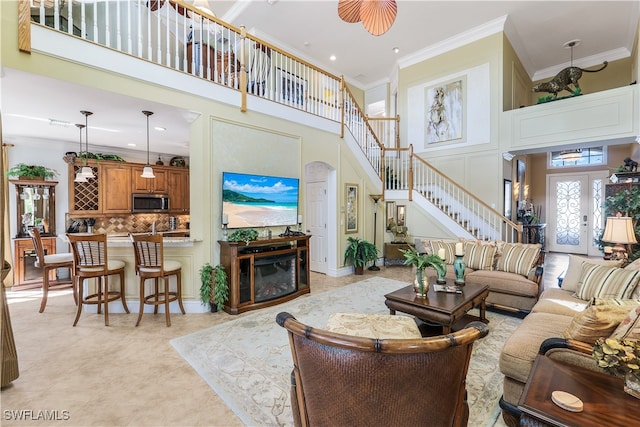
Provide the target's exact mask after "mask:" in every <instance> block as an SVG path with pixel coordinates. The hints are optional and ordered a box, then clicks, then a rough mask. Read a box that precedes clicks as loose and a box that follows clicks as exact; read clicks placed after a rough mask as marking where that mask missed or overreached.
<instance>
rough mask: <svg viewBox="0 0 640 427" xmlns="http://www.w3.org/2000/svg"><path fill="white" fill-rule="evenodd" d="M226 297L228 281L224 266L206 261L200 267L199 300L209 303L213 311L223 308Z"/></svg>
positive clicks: (227, 294)
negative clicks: (213, 264)
mask: <svg viewBox="0 0 640 427" xmlns="http://www.w3.org/2000/svg"><path fill="white" fill-rule="evenodd" d="M228 298H229V283H228V282H227V273H226V272H225V271H224V267H223V266H222V265H220V264H218V265H216V266H215V267H214V266H212V265H211V264H209V263H206V264H205V265H204V266H202V268H201V269H200V301H202V304H205V305H206V304H210V306H211V311H212V312H215V311H218V310H222V309H223V308H224V303H225V302H226V301H227V299H228Z"/></svg>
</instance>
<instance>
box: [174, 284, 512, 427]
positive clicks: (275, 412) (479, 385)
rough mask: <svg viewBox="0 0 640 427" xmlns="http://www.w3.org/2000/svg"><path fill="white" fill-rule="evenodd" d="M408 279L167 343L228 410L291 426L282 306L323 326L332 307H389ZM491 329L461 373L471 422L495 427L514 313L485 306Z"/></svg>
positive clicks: (249, 421) (311, 298)
mask: <svg viewBox="0 0 640 427" xmlns="http://www.w3.org/2000/svg"><path fill="white" fill-rule="evenodd" d="M403 286H406V283H404V282H399V281H396V280H391V279H386V278H378V277H375V278H371V279H367V280H363V281H361V282H357V283H354V284H352V285H347V286H344V287H341V288H338V289H335V290H330V291H326V292H322V293H318V294H313V295H305V296H302V297H299V298H297V299H295V300H293V301H289V302H287V303H284V304H280V305H277V306H274V307H269V308H266V309H262V310H259V311H256V312H254V313H250V314H247V315H244V316H242V317H240V318H238V319H234V320H231V321H229V322H226V323H223V324H220V325H216V326H214V327H211V328H208V329H204V330H202V331H198V332H194V333H192V334H189V335H185V336H183V337H180V338H176V339H174V340H172V341H171V344H172V345H173V346H174V348H175V349H176V350H177V351H178V353H180V355H181V356H182V357H184V358H185V359H186V360H187V361H188V362H189V363H190V364H191V366H192V367H193V368H194V369H195V370H196V372H198V374H199V375H200V376H201V377H202V378H204V380H205V381H206V382H207V383H208V384H209V386H210V387H211V388H212V389H213V390H214V391H215V392H216V393H217V394H218V395H219V396H220V397H221V398H222V399H223V400H224V402H225V403H226V404H227V405H228V406H229V407H230V408H231V410H233V412H234V413H235V414H236V415H237V416H238V417H239V418H240V419H241V420H242V421H243V422H244V423H245V424H246V425H250V426H292V425H293V417H292V413H291V405H290V401H289V386H290V374H291V368H292V366H293V361H292V358H291V350H290V348H289V341H288V338H287V332H286V330H285V329H283V328H281V327H280V326H278V325H277V324H276V321H275V319H276V315H277V314H278V313H279V312H281V311H286V312H289V313H291V314H292V315H294V316H295V317H296V318H297V319H298V320H300V321H301V322H303V323H305V324H308V325H313V326H319V327H323V326H324V325H325V324H326V322H327V319H328V318H329V314H331V313H334V312H356V313H380V314H384V313H389V310H388V309H387V307H386V306H385V305H384V294H386V293H389V292H392V291H394V290H397V289H399V288H401V287H403ZM487 318H488V319H489V330H490V332H489V335H488V336H487V337H485V338H483V339H481V340H480V341H478V342H476V343H475V345H474V349H473V354H472V357H471V364H470V367H469V372H468V375H467V392H468V401H469V425H470V426H493V425H494V423H495V422H496V418H497V417H498V413H499V408H498V400H499V399H500V396H501V394H502V379H503V376H502V374H501V373H500V371H499V369H498V356H499V354H500V351H501V349H502V345H503V343H504V341H505V340H506V339H507V337H508V336H509V335H511V333H512V332H513V331H514V330H515V328H516V327H517V325H518V324H519V322H520V319H517V318H514V317H510V316H506V315H501V314H496V313H492V312H489V313H488V314H487Z"/></svg>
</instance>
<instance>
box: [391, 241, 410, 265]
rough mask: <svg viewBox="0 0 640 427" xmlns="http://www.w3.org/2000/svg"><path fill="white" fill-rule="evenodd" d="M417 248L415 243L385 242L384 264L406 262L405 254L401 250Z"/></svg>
mask: <svg viewBox="0 0 640 427" xmlns="http://www.w3.org/2000/svg"><path fill="white" fill-rule="evenodd" d="M409 248H415V245H414V244H413V243H385V244H384V265H391V264H397V265H398V264H404V260H405V258H404V254H403V253H402V252H400V249H402V250H403V251H406V250H409Z"/></svg>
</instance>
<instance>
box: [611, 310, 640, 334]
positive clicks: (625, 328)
mask: <svg viewBox="0 0 640 427" xmlns="http://www.w3.org/2000/svg"><path fill="white" fill-rule="evenodd" d="M611 338H617V339H631V340H640V306H638V307H634V308H633V309H632V310H631V311H630V312H628V313H627V316H626V317H625V318H624V319H622V321H621V322H620V324H619V325H618V327H617V328H616V330H615V331H613V333H612V334H611Z"/></svg>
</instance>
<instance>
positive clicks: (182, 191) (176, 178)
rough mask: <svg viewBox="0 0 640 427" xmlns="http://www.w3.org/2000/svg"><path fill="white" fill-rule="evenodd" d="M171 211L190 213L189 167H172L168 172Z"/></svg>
mask: <svg viewBox="0 0 640 427" xmlns="http://www.w3.org/2000/svg"><path fill="white" fill-rule="evenodd" d="M167 186H168V187H169V204H170V211H171V212H172V213H176V214H188V213H189V169H182V168H177V169H172V170H169V172H168V185H167Z"/></svg>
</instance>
